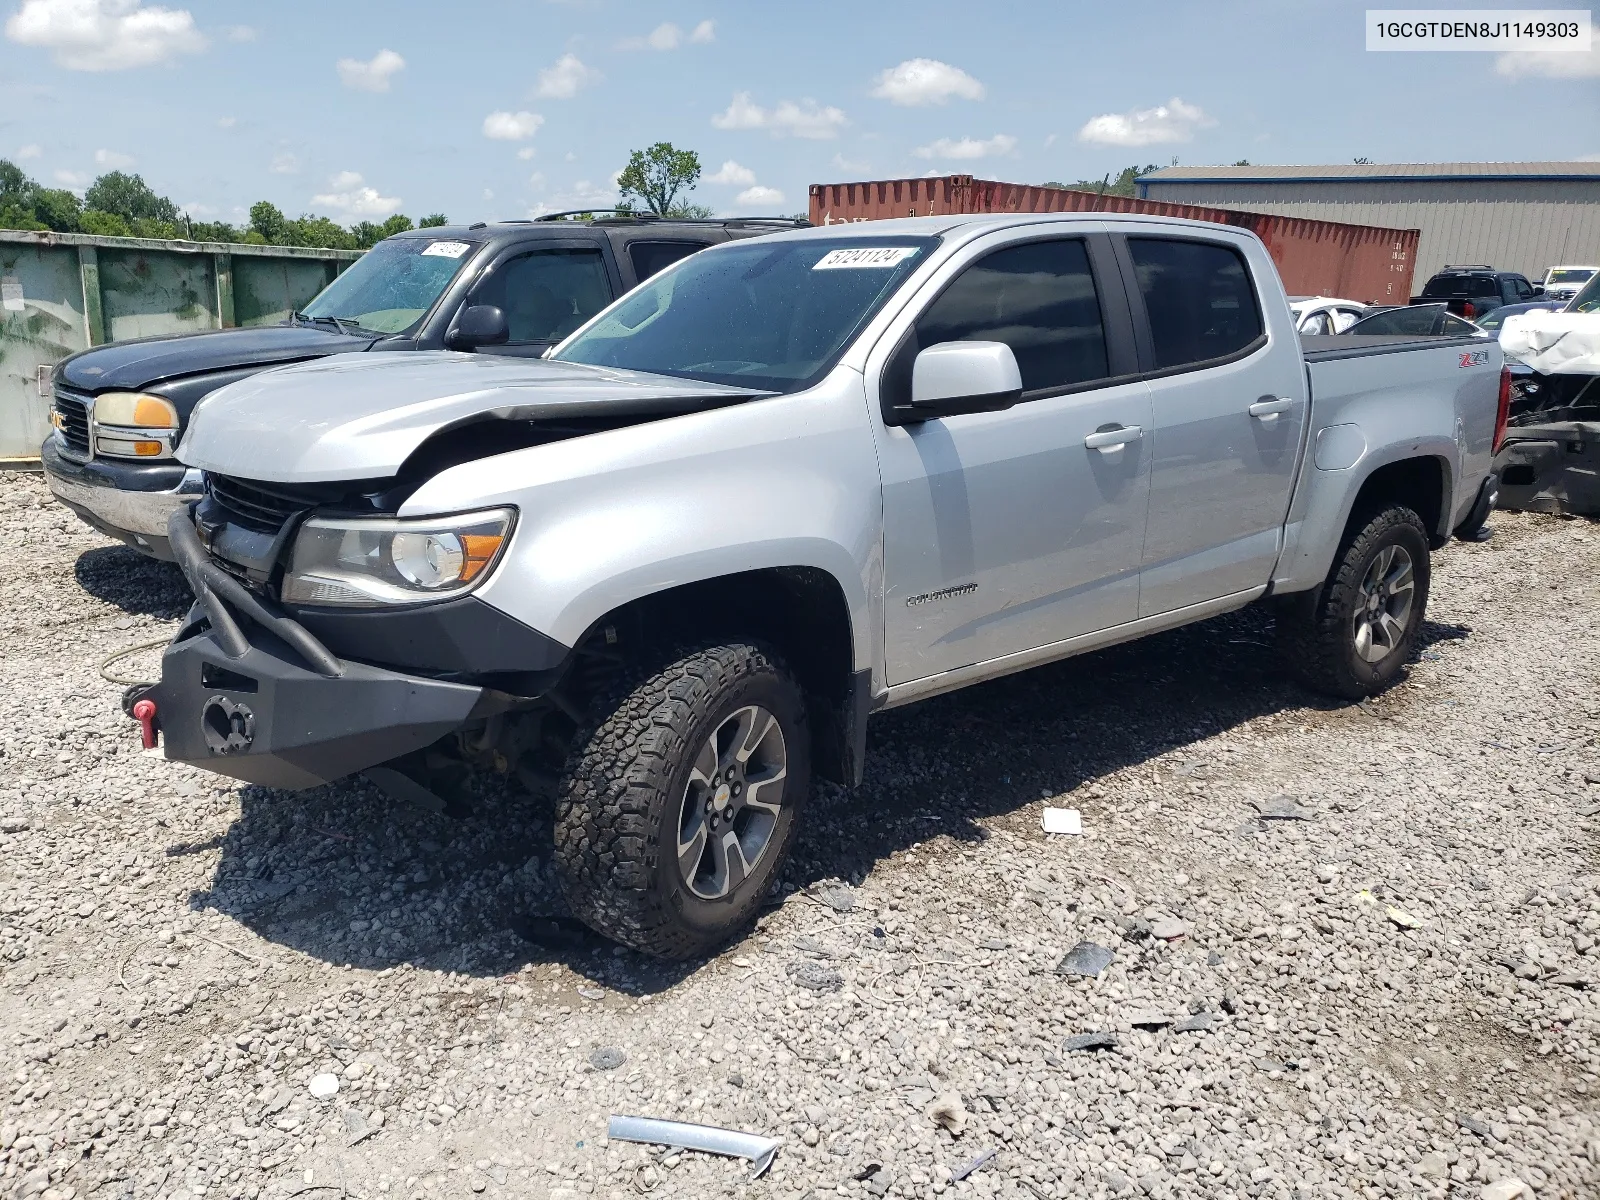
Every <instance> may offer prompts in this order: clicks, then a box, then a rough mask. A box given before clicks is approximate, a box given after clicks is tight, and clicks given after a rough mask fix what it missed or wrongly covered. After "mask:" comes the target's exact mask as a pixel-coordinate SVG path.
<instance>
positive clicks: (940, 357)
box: [905, 342, 1022, 421]
mask: <svg viewBox="0 0 1600 1200" xmlns="http://www.w3.org/2000/svg"><path fill="white" fill-rule="evenodd" d="M1021 399H1022V372H1021V371H1020V370H1019V369H1018V368H1017V356H1016V355H1014V354H1013V353H1011V347H1010V346H1008V345H1006V344H1005V343H1004V342H940V343H939V344H938V345H937V346H929V347H928V348H927V349H926V350H923V351H921V352H920V353H919V354H918V355H917V358H916V362H915V363H913V364H912V367H911V411H910V412H908V413H906V414H905V416H906V417H907V418H908V419H910V420H913V421H926V420H929V419H930V418H933V417H954V416H959V415H960V414H962V413H979V412H999V411H1001V410H1002V409H1007V408H1010V407H1011V406H1012V405H1014V404H1016V403H1017V402H1018V401H1019V400H1021Z"/></svg>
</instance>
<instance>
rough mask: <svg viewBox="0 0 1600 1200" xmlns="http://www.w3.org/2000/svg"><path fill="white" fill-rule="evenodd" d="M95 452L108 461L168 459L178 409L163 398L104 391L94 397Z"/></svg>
mask: <svg viewBox="0 0 1600 1200" xmlns="http://www.w3.org/2000/svg"><path fill="white" fill-rule="evenodd" d="M94 427H95V433H94V451H95V453H96V454H104V455H106V456H108V457H111V458H171V457H172V440H173V438H174V437H176V436H177V429H178V410H177V408H176V407H174V405H173V403H172V401H170V400H168V399H167V398H166V397H164V396H150V395H146V394H145V393H143V392H106V393H105V394H104V395H100V396H96V397H95V398H94Z"/></svg>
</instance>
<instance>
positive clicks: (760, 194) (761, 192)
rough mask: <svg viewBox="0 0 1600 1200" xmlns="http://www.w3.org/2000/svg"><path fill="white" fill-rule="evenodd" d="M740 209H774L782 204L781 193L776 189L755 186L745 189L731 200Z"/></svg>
mask: <svg viewBox="0 0 1600 1200" xmlns="http://www.w3.org/2000/svg"><path fill="white" fill-rule="evenodd" d="M733 202H734V203H735V204H737V205H739V206H740V207H741V208H775V207H777V206H778V205H780V204H782V203H783V193H782V192H780V191H779V190H778V189H777V188H769V187H761V186H759V185H758V186H756V187H753V188H745V190H744V191H742V192H740V193H739V194H738V195H737V196H735V197H734V198H733Z"/></svg>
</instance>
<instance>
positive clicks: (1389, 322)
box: [1345, 304, 1478, 337]
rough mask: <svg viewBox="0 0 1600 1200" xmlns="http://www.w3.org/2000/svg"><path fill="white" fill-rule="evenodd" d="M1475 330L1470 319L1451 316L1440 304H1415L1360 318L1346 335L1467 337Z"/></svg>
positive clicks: (1474, 332)
mask: <svg viewBox="0 0 1600 1200" xmlns="http://www.w3.org/2000/svg"><path fill="white" fill-rule="evenodd" d="M1477 332H1478V329H1477V326H1475V325H1473V324H1472V322H1471V321H1463V320H1462V319H1461V318H1460V317H1457V316H1453V315H1451V314H1450V313H1449V312H1448V311H1447V310H1446V309H1445V306H1444V305H1442V304H1416V305H1412V306H1411V307H1409V308H1389V309H1385V310H1384V311H1383V312H1380V313H1373V314H1372V315H1371V316H1370V317H1363V318H1362V319H1361V320H1359V321H1357V322H1356V323H1355V324H1354V325H1352V326H1350V328H1349V329H1346V330H1345V333H1347V334H1352V333H1353V334H1389V335H1391V336H1401V337H1405V336H1411V337H1470V336H1472V335H1474V334H1476V333H1477Z"/></svg>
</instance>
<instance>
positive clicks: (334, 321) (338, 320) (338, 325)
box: [289, 309, 377, 336]
mask: <svg viewBox="0 0 1600 1200" xmlns="http://www.w3.org/2000/svg"><path fill="white" fill-rule="evenodd" d="M323 322H327V323H328V324H329V325H332V326H333V327H334V328H335V329H337V330H338V331H339V332H340V333H348V334H351V335H352V336H356V335H359V334H363V333H376V332H377V330H374V329H368V328H367V327H366V326H364V325H362V324H361V322H359V321H354V320H351V319H350V318H349V317H311V316H307V315H306V314H305V313H303V312H300V311H299V310H297V309H291V310H290V311H289V324H291V325H302V324H309V325H320V324H322V323H323Z"/></svg>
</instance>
